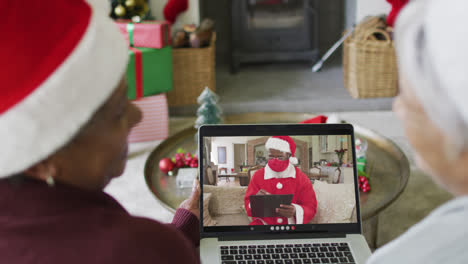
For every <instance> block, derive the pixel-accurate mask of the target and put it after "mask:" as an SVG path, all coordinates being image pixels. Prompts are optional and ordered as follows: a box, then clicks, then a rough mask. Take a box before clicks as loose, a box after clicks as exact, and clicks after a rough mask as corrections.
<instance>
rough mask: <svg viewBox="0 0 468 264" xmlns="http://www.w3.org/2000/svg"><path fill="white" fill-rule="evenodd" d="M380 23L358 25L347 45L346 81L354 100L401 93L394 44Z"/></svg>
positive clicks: (344, 76) (344, 69) (344, 48)
mask: <svg viewBox="0 0 468 264" xmlns="http://www.w3.org/2000/svg"><path fill="white" fill-rule="evenodd" d="M374 22H375V21H374ZM379 23H380V22H377V23H368V24H367V26H366V27H359V26H358V28H357V29H356V31H355V32H354V33H353V34H352V35H351V36H350V37H348V38H347V39H346V40H345V42H344V45H343V79H344V85H345V87H346V89H347V90H348V92H349V93H350V94H351V96H352V97H353V98H373V97H393V96H396V95H397V94H398V71H397V63H396V57H395V49H394V46H393V41H392V40H391V38H390V35H389V34H388V32H387V31H385V30H382V29H380V26H379V25H380V24H379ZM375 36H379V39H380V40H377V39H376V38H375ZM382 39H383V40H382Z"/></svg>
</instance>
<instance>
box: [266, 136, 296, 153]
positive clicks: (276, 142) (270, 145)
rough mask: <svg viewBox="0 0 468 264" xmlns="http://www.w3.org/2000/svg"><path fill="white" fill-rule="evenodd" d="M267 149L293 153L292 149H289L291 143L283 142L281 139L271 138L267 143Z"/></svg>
mask: <svg viewBox="0 0 468 264" xmlns="http://www.w3.org/2000/svg"><path fill="white" fill-rule="evenodd" d="M265 148H266V149H276V150H279V151H282V152H286V153H291V148H290V147H289V143H288V142H287V141H286V140H282V139H279V138H273V137H271V138H269V139H268V140H267V142H266V143H265Z"/></svg>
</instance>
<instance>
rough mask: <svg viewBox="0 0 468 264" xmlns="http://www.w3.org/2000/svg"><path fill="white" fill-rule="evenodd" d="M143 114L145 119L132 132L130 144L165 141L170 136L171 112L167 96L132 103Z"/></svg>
mask: <svg viewBox="0 0 468 264" xmlns="http://www.w3.org/2000/svg"><path fill="white" fill-rule="evenodd" d="M132 102H133V103H134V104H135V105H136V106H137V107H138V108H140V110H141V111H142V113H143V118H142V120H141V122H140V123H138V124H137V125H136V126H135V127H134V128H133V129H132V131H131V132H130V135H129V136H128V142H142V141H151V140H163V139H166V138H167V136H168V135H169V111H168V108H167V99H166V95H165V94H160V95H155V96H149V97H143V98H140V99H137V100H133V101H132Z"/></svg>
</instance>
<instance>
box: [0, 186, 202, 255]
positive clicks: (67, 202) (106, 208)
mask: <svg viewBox="0 0 468 264" xmlns="http://www.w3.org/2000/svg"><path fill="white" fill-rule="evenodd" d="M198 245H199V221H198V219H197V218H196V217H195V216H194V215H193V214H192V213H190V212H189V211H187V210H184V209H179V210H177V212H176V215H175V216H174V220H173V221H172V224H162V223H159V222H157V221H153V220H150V219H146V218H141V217H133V216H131V215H130V214H129V213H128V212H127V211H125V209H124V208H123V207H122V206H121V205H120V204H119V203H118V202H117V201H116V200H114V199H113V198H112V197H111V196H109V195H107V194H106V193H104V192H102V191H99V192H88V191H83V190H79V189H77V188H73V187H69V186H65V185H60V184H58V185H56V186H55V187H52V188H51V187H48V186H47V185H46V184H44V183H41V182H38V181H34V180H25V181H24V182H22V183H21V184H20V185H12V184H11V183H10V182H9V181H7V180H0V263H12V264H13V263H15V264H22V263H47V264H55V263H57V264H63V263H70V264H72V263H77V264H78V263H79V264H84V263H99V264H104V263H109V264H119V263H139V264H143V263H199V262H200V258H199V255H198V251H197V247H198Z"/></svg>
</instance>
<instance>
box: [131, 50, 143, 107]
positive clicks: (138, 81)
mask: <svg viewBox="0 0 468 264" xmlns="http://www.w3.org/2000/svg"><path fill="white" fill-rule="evenodd" d="M130 50H131V51H133V53H134V54H135V99H139V98H141V97H143V55H142V52H141V50H139V49H136V48H133V47H130Z"/></svg>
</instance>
